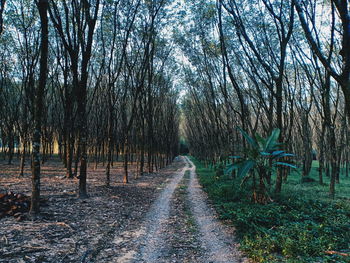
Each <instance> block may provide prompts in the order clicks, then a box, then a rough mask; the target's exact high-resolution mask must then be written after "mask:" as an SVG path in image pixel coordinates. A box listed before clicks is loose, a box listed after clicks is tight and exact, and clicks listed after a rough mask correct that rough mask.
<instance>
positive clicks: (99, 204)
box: [0, 161, 182, 263]
mask: <svg viewBox="0 0 350 263" xmlns="http://www.w3.org/2000/svg"><path fill="white" fill-rule="evenodd" d="M181 165H182V163H180V162H174V164H173V165H171V166H169V167H168V168H167V169H164V170H163V171H162V172H160V173H156V174H145V175H144V176H142V177H141V178H140V179H138V180H134V179H133V176H132V173H131V176H130V183H129V184H128V185H123V184H121V183H117V182H121V180H122V175H121V174H122V169H121V164H119V165H118V166H115V167H114V168H113V170H112V171H111V173H112V175H113V176H112V177H111V180H112V183H111V187H110V188H106V187H104V180H105V178H104V168H103V167H99V168H98V169H96V170H94V169H93V167H92V165H91V167H89V172H88V193H89V195H90V198H88V199H84V200H81V199H78V198H77V197H76V196H75V190H76V188H77V185H78V180H77V179H72V180H68V179H62V177H63V176H64V168H63V167H62V165H61V164H60V162H58V161H52V162H48V163H47V164H45V165H44V166H43V169H42V173H43V175H42V180H41V181H42V189H41V190H42V196H43V198H44V199H45V200H46V204H47V206H45V207H42V213H41V217H40V218H38V219H35V220H26V221H23V222H17V221H16V219H15V218H13V217H6V218H3V219H1V221H0V262H9V263H12V262H13V263H15V262H16V263H18V262H111V261H110V259H109V258H108V255H109V254H113V255H118V254H119V255H121V254H122V251H118V250H114V248H115V247H113V246H111V245H110V244H111V243H113V241H114V239H115V236H116V235H118V234H119V233H122V232H123V231H124V230H125V229H133V228H134V229H137V228H139V226H140V224H141V222H142V221H143V218H144V216H145V214H146V213H147V212H148V210H149V209H150V207H151V205H152V203H153V202H154V200H155V198H156V197H157V196H158V194H159V191H160V190H161V189H160V187H159V186H160V185H162V184H163V183H164V182H165V180H166V179H167V178H168V177H169V176H170V175H172V174H173V173H174V171H176V170H177V169H178V168H179V167H180V166H181ZM0 166H1V167H0V171H1V172H0V187H1V188H0V192H8V191H14V192H21V193H25V194H29V193H30V189H31V185H30V171H29V169H28V168H27V169H26V173H25V176H24V177H22V178H19V177H16V175H17V172H18V166H16V165H12V166H8V165H3V164H2V165H0ZM101 251H103V252H104V253H103V254H101V253H100V252H101ZM108 251H109V253H108Z"/></svg>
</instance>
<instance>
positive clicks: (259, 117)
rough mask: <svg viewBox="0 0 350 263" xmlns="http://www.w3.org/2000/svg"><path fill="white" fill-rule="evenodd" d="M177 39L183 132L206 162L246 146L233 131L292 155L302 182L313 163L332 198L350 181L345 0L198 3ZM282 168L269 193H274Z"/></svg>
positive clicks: (349, 14)
mask: <svg viewBox="0 0 350 263" xmlns="http://www.w3.org/2000/svg"><path fill="white" fill-rule="evenodd" d="M189 6H190V9H189V10H188V16H187V18H186V19H184V23H186V24H187V25H190V26H187V27H186V28H185V27H184V30H179V31H177V32H176V34H175V38H176V41H177V43H178V44H179V45H180V46H181V50H182V52H183V53H184V55H185V57H186V60H185V62H184V63H183V76H182V78H183V80H184V83H186V87H187V88H188V90H189V92H188V96H186V98H185V100H184V102H183V110H184V113H185V116H186V118H185V119H186V124H185V131H186V136H187V138H188V143H189V146H190V149H191V153H192V154H193V155H195V156H197V157H199V158H200V159H202V160H204V161H205V162H207V163H208V164H216V163H218V162H221V161H227V158H228V156H230V155H237V154H240V153H241V150H242V149H244V148H245V141H244V140H242V137H241V134H240V133H239V132H237V130H236V129H235V127H236V126H240V127H242V128H243V130H245V131H247V132H248V133H249V134H252V135H254V134H255V133H257V132H258V133H259V134H262V135H264V136H267V135H268V134H270V133H271V132H272V130H273V129H274V128H279V129H280V130H281V137H280V140H281V142H283V143H284V145H285V148H286V150H287V151H288V152H293V153H295V154H296V162H297V164H298V165H299V166H300V167H301V170H302V175H303V176H307V175H308V174H309V172H310V170H311V165H312V160H313V159H314V158H317V159H318V160H319V163H320V168H319V182H320V183H321V184H323V176H324V175H326V176H329V177H330V178H331V180H330V190H329V191H330V195H331V196H334V193H335V185H336V183H339V182H340V177H339V174H340V168H345V174H346V176H348V174H349V162H350V160H349V148H348V147H347V145H348V144H349V124H348V122H349V119H348V118H349V117H350V115H349V108H350V102H349V100H350V94H349V77H350V75H349V72H350V71H349V59H350V55H349V52H350V30H349V24H350V10H349V9H350V8H349V3H348V1H347V0H332V1H326V2H325V1H318V0H290V1H284V0H278V1H270V0H253V1H234V0H232V1H231V0H217V1H204V0H203V1H197V2H196V3H192V4H189ZM286 177H287V173H286V172H285V169H279V170H278V171H277V176H276V180H275V191H276V192H277V193H279V192H281V188H282V183H283V180H284V179H286Z"/></svg>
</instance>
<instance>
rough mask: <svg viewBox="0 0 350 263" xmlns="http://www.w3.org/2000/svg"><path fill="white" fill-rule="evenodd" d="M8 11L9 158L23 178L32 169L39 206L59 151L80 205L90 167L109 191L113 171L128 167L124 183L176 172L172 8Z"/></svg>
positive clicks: (62, 5) (0, 80)
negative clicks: (133, 166) (118, 165)
mask: <svg viewBox="0 0 350 263" xmlns="http://www.w3.org/2000/svg"><path fill="white" fill-rule="evenodd" d="M0 4H1V5H0V8H1V9H0V15H1V16H0V22H1V24H0V27H1V29H3V30H2V31H1V36H0V60H1V61H0V64H1V67H0V123H1V125H0V137H1V138H0V142H1V155H2V158H4V159H6V161H7V162H8V164H11V163H12V162H13V159H14V158H16V157H17V158H19V159H20V167H19V176H23V171H24V167H25V165H29V164H30V163H31V165H32V169H33V171H32V173H33V187H34V185H35V183H34V181H36V182H37V184H38V185H37V187H36V189H34V188H33V193H34V192H35V191H37V193H38V195H37V196H38V197H37V198H39V190H40V188H39V183H40V180H39V178H40V162H42V163H43V162H45V161H47V160H48V158H50V157H52V155H53V154H54V153H55V148H57V149H58V155H59V158H60V159H61V160H62V162H63V163H64V166H65V169H66V177H67V178H72V177H73V176H77V177H78V178H79V195H80V196H81V197H86V196H87V192H86V178H87V163H88V162H95V163H96V165H98V163H103V165H105V171H106V172H105V175H106V176H105V179H104V180H105V181H106V185H109V184H110V173H111V166H113V162H114V161H117V160H119V161H121V160H122V161H123V162H124V182H125V183H127V182H128V176H129V173H128V171H129V164H130V162H133V163H137V169H138V173H137V175H136V176H139V175H142V174H143V173H144V172H146V171H147V172H153V171H154V170H157V169H159V168H162V167H164V166H165V165H167V164H168V163H169V162H171V160H172V159H173V157H174V156H175V155H176V154H177V151H178V137H179V136H178V124H179V109H178V106H177V100H178V97H179V96H178V93H179V91H178V90H177V89H176V88H174V81H173V78H174V74H173V73H174V72H175V71H176V70H177V68H176V64H175V63H174V54H173V48H172V45H171V43H170V42H169V40H168V37H167V36H166V34H165V32H164V28H166V27H167V23H168V20H167V13H166V12H167V7H168V5H169V2H168V1H165V0H160V1H143V0H128V1H109V0H101V1H88V0H82V1H80V0H73V1H65V0H64V1H35V2H33V1H28V0H8V1H6V4H5V1H1V2H0ZM45 61H47V62H46V63H47V64H48V65H47V66H45ZM40 155H41V156H42V157H41V158H40ZM29 156H31V157H29ZM101 180H103V179H102V178H101ZM35 210H36V211H38V208H35Z"/></svg>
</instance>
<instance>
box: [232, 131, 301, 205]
mask: <svg viewBox="0 0 350 263" xmlns="http://www.w3.org/2000/svg"><path fill="white" fill-rule="evenodd" d="M237 129H238V130H239V131H240V132H241V133H242V135H243V137H244V138H245V140H246V141H247V142H248V144H249V147H247V148H246V149H244V150H243V152H244V155H243V156H230V158H233V159H236V160H237V161H235V162H234V163H233V164H231V165H229V166H228V167H227V170H226V171H227V173H230V172H232V171H233V170H237V174H238V176H242V177H243V178H244V179H243V182H244V181H246V180H247V179H248V178H250V177H252V178H253V188H254V189H253V197H252V199H253V200H254V201H255V202H257V203H266V202H267V201H268V200H269V198H268V195H267V191H266V181H267V180H269V177H270V175H271V172H272V171H273V170H274V169H275V168H276V167H278V166H284V167H290V168H293V169H295V168H296V167H295V166H294V165H292V164H290V163H287V162H285V161H284V160H283V161H282V160H281V159H286V158H287V157H292V156H294V155H293V154H290V153H286V152H285V151H284V150H281V143H279V142H278V138H279V136H280V130H279V129H274V130H273V131H272V133H271V135H270V136H269V137H267V138H263V137H261V136H260V135H259V134H256V135H255V139H254V138H252V137H250V136H249V135H248V134H247V133H246V132H245V131H244V130H242V129H241V128H240V127H238V128H237ZM256 174H257V175H258V178H259V186H258V189H257V188H256V187H255V175H256Z"/></svg>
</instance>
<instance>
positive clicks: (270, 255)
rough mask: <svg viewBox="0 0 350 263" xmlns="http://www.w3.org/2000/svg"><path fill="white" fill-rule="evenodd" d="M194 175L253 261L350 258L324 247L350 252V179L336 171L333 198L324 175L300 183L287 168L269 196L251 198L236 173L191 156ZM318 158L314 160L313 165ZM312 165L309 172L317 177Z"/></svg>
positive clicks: (324, 260)
mask: <svg viewBox="0 0 350 263" xmlns="http://www.w3.org/2000/svg"><path fill="white" fill-rule="evenodd" d="M192 161H193V162H194V163H195V165H196V166H197V169H196V171H197V174H198V176H199V180H200V182H201V184H202V185H203V187H204V189H205V190H206V191H207V193H208V196H209V198H210V199H211V200H212V201H213V203H214V205H215V207H216V209H217V211H218V213H219V215H220V217H221V218H222V219H229V220H231V221H232V223H233V224H234V225H235V227H236V235H237V236H238V238H239V240H240V243H241V249H242V250H243V251H244V252H245V253H246V254H247V256H249V257H250V258H251V259H253V260H254V261H255V262H289V263H292V262H293V263H294V262H295V263H296V262H350V257H346V256H340V255H329V254H327V253H325V252H326V251H337V252H342V253H346V254H349V253H350V201H349V200H350V179H349V178H345V177H341V181H342V183H341V184H340V185H337V191H338V193H337V198H336V199H335V200H332V199H329V197H328V186H327V183H328V179H327V178H325V185H319V183H318V182H308V183H301V180H300V179H301V176H300V174H298V173H294V174H291V175H290V176H289V178H288V180H287V182H285V184H284V186H283V193H282V194H281V195H279V196H274V195H273V194H271V198H272V199H273V200H274V201H273V202H271V203H269V204H266V205H259V204H254V203H252V202H250V196H251V191H250V190H249V188H250V186H249V185H246V186H245V187H241V186H240V185H241V179H232V178H229V177H227V176H220V177H218V176H217V175H216V173H215V171H214V169H210V168H205V167H204V165H203V164H202V163H200V162H199V161H197V160H195V159H194V158H192ZM316 165H317V164H315V166H316ZM315 168H317V167H313V170H315V171H313V172H311V174H310V177H312V178H314V179H315V180H317V171H316V169H315Z"/></svg>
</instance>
